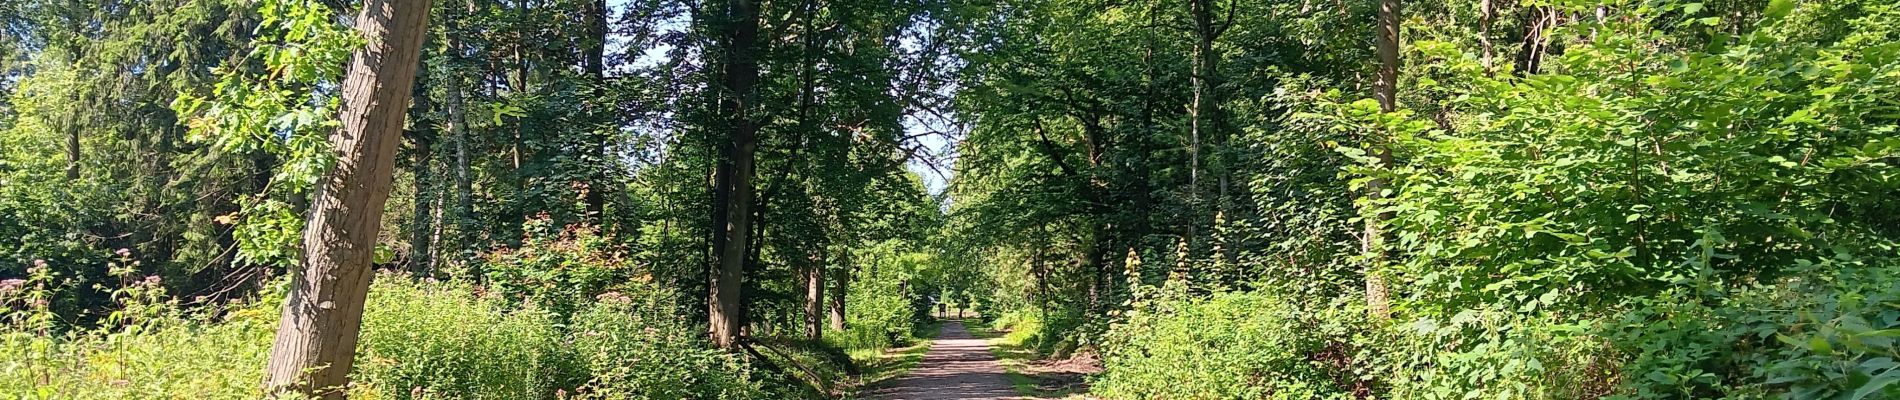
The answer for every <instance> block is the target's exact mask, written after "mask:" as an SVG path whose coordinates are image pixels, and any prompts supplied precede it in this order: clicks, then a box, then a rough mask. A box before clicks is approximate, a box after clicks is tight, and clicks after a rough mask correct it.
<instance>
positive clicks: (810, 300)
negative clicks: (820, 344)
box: [805, 257, 825, 340]
mask: <svg viewBox="0 0 1900 400" xmlns="http://www.w3.org/2000/svg"><path fill="white" fill-rule="evenodd" d="M808 259H809V260H808V262H809V263H810V264H811V265H808V266H806V268H805V338H807V339H811V340H819V339H823V338H824V335H825V265H824V264H823V261H824V260H822V259H821V258H820V257H808Z"/></svg>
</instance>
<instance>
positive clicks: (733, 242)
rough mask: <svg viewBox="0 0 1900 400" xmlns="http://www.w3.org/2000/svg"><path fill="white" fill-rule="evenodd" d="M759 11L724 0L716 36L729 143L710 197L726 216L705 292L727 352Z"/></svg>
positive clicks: (737, 275)
mask: <svg viewBox="0 0 1900 400" xmlns="http://www.w3.org/2000/svg"><path fill="white" fill-rule="evenodd" d="M758 14H759V11H758V3H756V0H727V1H726V10H725V13H724V16H723V18H722V22H723V23H724V24H725V26H723V27H722V28H723V29H722V33H723V35H724V37H723V38H721V40H720V41H721V42H723V43H721V44H723V45H724V49H722V50H723V53H724V57H723V58H724V63H725V65H724V66H723V68H722V72H723V75H724V76H723V82H721V86H723V88H722V89H723V90H722V93H720V97H721V98H720V102H719V108H720V114H722V117H724V119H725V123H726V126H727V129H728V130H727V140H728V141H729V143H728V145H727V146H725V147H724V149H723V152H724V153H725V156H726V157H724V160H722V161H721V164H720V168H719V169H720V170H721V172H723V173H722V174H721V175H723V176H724V178H725V179H723V180H724V181H725V182H724V185H722V186H721V187H718V188H716V189H715V191H716V192H719V194H721V195H715V197H719V198H723V200H724V202H725V207H724V208H725V210H724V211H725V212H724V214H725V215H724V217H723V222H724V223H723V224H716V225H715V226H714V229H715V230H718V231H723V232H724V234H723V235H717V236H723V237H720V238H718V239H721V240H716V241H715V242H714V243H713V246H714V249H713V257H712V258H713V260H712V264H713V265H716V266H717V267H716V268H715V269H714V270H713V274H712V279H711V282H710V285H709V289H710V290H709V293H708V294H707V300H708V306H707V314H708V315H707V317H708V319H709V320H710V321H709V323H710V326H711V329H710V330H711V332H710V334H711V337H712V341H713V344H714V345H716V346H719V347H720V348H723V349H728V350H730V349H734V348H736V347H737V346H738V344H739V330H740V328H741V326H742V321H741V318H742V314H743V312H744V305H743V303H742V302H743V299H742V298H741V296H740V293H739V292H740V288H741V287H742V286H741V284H740V283H741V279H743V278H744V272H745V261H746V254H747V253H748V252H747V251H746V250H747V249H746V247H748V246H747V244H749V241H748V238H747V236H748V235H749V234H750V233H751V229H750V228H751V218H752V210H751V208H752V175H753V173H754V171H753V169H754V165H753V162H754V160H753V153H754V152H755V151H756V150H757V149H758V138H757V137H756V136H757V134H758V126H757V124H756V123H754V122H753V121H752V117H751V115H749V114H750V113H749V110H750V109H751V108H753V107H754V105H753V104H751V103H752V100H753V99H755V98H756V97H757V96H756V94H755V93H754V90H753V85H754V84H755V83H757V81H758V79H759V62H758V59H757V55H756V54H754V52H755V49H754V47H756V46H757V45H758V36H759V15H758ZM715 221H719V219H717V218H716V219H715Z"/></svg>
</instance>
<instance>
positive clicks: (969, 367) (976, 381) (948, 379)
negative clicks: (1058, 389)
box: [869, 321, 1026, 400]
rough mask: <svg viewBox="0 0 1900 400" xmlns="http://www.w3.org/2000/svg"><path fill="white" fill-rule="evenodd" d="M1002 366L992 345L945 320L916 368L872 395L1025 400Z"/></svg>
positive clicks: (912, 399)
mask: <svg viewBox="0 0 1900 400" xmlns="http://www.w3.org/2000/svg"><path fill="white" fill-rule="evenodd" d="M1004 374H1005V372H1004V370H1003V365H1002V364H999V363H997V362H996V356H995V355H992V354H990V345H989V342H987V341H985V340H983V339H976V338H972V337H970V331H969V330H966V329H964V328H963V323H962V322H958V321H944V323H943V332H942V333H940V334H938V335H937V339H936V340H935V341H933V342H932V345H931V346H930V352H928V353H924V359H923V361H922V362H920V363H918V364H917V368H914V369H911V370H910V373H909V374H907V375H904V377H902V378H898V379H897V380H894V381H891V383H890V386H886V387H885V388H884V389H881V390H877V391H875V392H873V393H872V395H871V396H869V397H870V398H873V399H884V400H953V399H983V400H1001V399H1024V398H1026V397H1021V396H1020V395H1018V394H1017V393H1016V389H1014V388H1012V387H1010V384H1009V378H1008V377H1007V376H1006V375H1004Z"/></svg>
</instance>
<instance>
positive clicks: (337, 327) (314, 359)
mask: <svg viewBox="0 0 1900 400" xmlns="http://www.w3.org/2000/svg"><path fill="white" fill-rule="evenodd" d="M428 15H429V0H368V1H367V2H365V3H364V4H363V9H362V12H361V14H359V15H358V16H357V18H356V25H357V26H356V27H357V29H359V30H360V31H361V32H362V34H363V35H364V37H365V38H367V39H368V44H367V45H366V46H364V47H363V48H362V49H359V50H357V51H356V54H355V55H354V56H352V57H351V61H350V67H349V70H348V71H349V73H348V75H347V76H346V77H345V78H344V81H343V85H342V110H341V118H340V119H341V125H342V128H341V129H339V130H338V131H337V132H336V133H334V134H333V135H331V138H330V140H331V142H332V143H333V144H334V145H335V146H336V151H337V163H336V166H335V167H334V168H332V169H331V170H330V171H328V172H326V173H325V174H324V176H323V177H322V178H321V180H320V181H319V185H318V186H317V190H316V194H315V201H314V202H313V204H312V207H313V209H311V211H310V214H309V216H310V220H309V225H308V227H307V228H306V229H305V230H304V259H303V266H302V268H301V269H298V270H293V271H292V276H291V287H290V292H289V294H288V296H287V298H286V300H285V301H284V309H283V316H282V322H281V323H280V324H279V325H278V328H277V337H276V340H275V341H274V343H273V344H272V346H271V353H270V361H269V364H268V365H267V367H266V369H265V376H266V378H265V382H264V386H265V388H266V392H268V393H274V394H275V393H284V392H290V391H294V392H299V393H302V394H305V395H311V396H316V397H320V398H324V399H342V398H344V391H343V390H344V389H345V388H346V387H347V386H348V384H349V374H350V368H351V366H352V365H351V364H352V363H353V362H354V361H355V356H356V341H357V335H358V333H359V332H358V328H359V327H360V326H361V324H362V321H363V300H364V298H365V297H366V296H367V295H368V293H369V283H370V279H371V277H372V275H373V273H372V271H371V270H370V263H371V262H372V261H373V258H374V257H375V250H376V237H377V234H378V231H379V230H380V229H381V228H382V227H381V221H382V217H383V204H384V202H386V201H387V200H389V188H390V185H391V183H392V182H391V180H392V179H393V178H394V176H395V158H396V148H397V147H398V145H399V144H400V143H401V140H402V126H403V117H404V116H405V114H406V112H405V111H406V110H407V108H408V102H409V90H410V87H411V85H413V84H414V83H415V76H416V64H417V61H418V58H419V57H420V51H421V47H422V36H423V34H424V32H425V31H426V25H427V18H428Z"/></svg>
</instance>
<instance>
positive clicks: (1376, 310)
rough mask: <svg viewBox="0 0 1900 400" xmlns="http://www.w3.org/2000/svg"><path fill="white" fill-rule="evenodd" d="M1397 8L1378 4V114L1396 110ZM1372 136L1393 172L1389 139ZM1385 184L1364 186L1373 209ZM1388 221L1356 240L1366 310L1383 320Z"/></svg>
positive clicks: (1379, 219) (1375, 222) (1385, 0)
mask: <svg viewBox="0 0 1900 400" xmlns="http://www.w3.org/2000/svg"><path fill="white" fill-rule="evenodd" d="M1399 6H1400V5H1399V0H1381V1H1380V2H1379V29H1378V31H1379V32H1378V34H1379V38H1378V43H1377V49H1376V51H1377V53H1378V57H1379V70H1378V74H1377V80H1376V81H1374V82H1373V90H1372V91H1373V97H1374V98H1376V99H1378V101H1379V110H1380V111H1383V112H1393V111H1396V110H1398V97H1397V96H1398V79H1399V17H1400V14H1399ZM1375 135H1377V136H1376V137H1373V138H1369V139H1370V140H1369V141H1370V142H1372V143H1371V144H1372V146H1373V147H1374V148H1375V149H1376V150H1375V153H1376V156H1377V157H1378V159H1379V168H1380V169H1390V168H1392V149H1391V147H1390V146H1388V145H1387V144H1386V143H1385V141H1386V140H1388V139H1389V137H1388V136H1389V135H1386V134H1384V133H1375ZM1386 184H1387V182H1386V180H1385V179H1384V178H1374V179H1372V180H1370V181H1368V182H1366V197H1368V198H1370V199H1371V200H1372V201H1373V202H1374V204H1375V207H1376V204H1377V202H1378V201H1379V200H1380V199H1381V198H1383V197H1384V196H1385V194H1384V193H1383V191H1384V190H1385V186H1386ZM1387 217H1389V216H1388V215H1386V214H1385V213H1378V214H1375V215H1373V217H1372V218H1367V219H1366V222H1365V224H1366V226H1365V228H1366V229H1365V233H1364V235H1363V236H1361V237H1360V239H1359V246H1360V251H1361V252H1362V253H1364V254H1365V255H1366V256H1367V260H1366V266H1365V278H1366V308H1367V310H1368V311H1370V312H1371V313H1372V315H1373V316H1374V317H1377V318H1386V317H1388V316H1390V315H1391V308H1390V305H1389V304H1388V303H1389V301H1388V300H1387V297H1386V290H1387V288H1386V282H1385V277H1384V276H1382V275H1379V272H1378V271H1377V268H1375V267H1376V266H1378V265H1379V263H1380V262H1382V259H1384V258H1385V248H1384V242H1385V237H1384V236H1385V233H1384V232H1382V231H1381V229H1380V227H1379V224H1381V223H1383V222H1384V221H1385V219H1386V218H1387Z"/></svg>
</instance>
